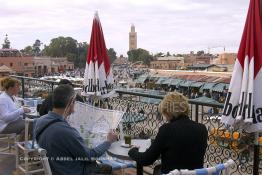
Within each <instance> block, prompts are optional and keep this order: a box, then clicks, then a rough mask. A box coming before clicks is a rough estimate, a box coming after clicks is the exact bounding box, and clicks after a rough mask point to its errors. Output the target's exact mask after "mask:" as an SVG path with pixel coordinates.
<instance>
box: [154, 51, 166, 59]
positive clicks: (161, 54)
mask: <svg viewBox="0 0 262 175" xmlns="http://www.w3.org/2000/svg"><path fill="white" fill-rule="evenodd" d="M164 55H165V54H164V53H162V52H158V53H156V54H155V55H154V57H155V58H157V57H162V56H164Z"/></svg>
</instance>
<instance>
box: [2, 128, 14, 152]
mask: <svg viewBox="0 0 262 175" xmlns="http://www.w3.org/2000/svg"><path fill="white" fill-rule="evenodd" d="M0 142H1V143H2V144H4V145H5V143H7V146H4V147H1V148H0V153H6V152H8V153H11V150H12V145H14V144H15V142H16V133H12V134H0Z"/></svg>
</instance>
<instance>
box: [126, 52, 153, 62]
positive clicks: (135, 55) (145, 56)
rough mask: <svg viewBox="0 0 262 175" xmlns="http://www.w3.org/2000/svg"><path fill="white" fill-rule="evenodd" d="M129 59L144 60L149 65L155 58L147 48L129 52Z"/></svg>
mask: <svg viewBox="0 0 262 175" xmlns="http://www.w3.org/2000/svg"><path fill="white" fill-rule="evenodd" d="M127 55H128V60H129V61H131V62H137V61H142V62H143V63H144V64H146V65H149V64H150V62H151V61H152V60H153V56H152V55H150V54H149V52H148V51H147V50H144V49H141V48H139V49H135V50H130V51H128V52H127Z"/></svg>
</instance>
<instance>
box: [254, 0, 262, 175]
mask: <svg viewBox="0 0 262 175" xmlns="http://www.w3.org/2000/svg"><path fill="white" fill-rule="evenodd" d="M259 12H260V20H261V21H262V0H259ZM253 162H254V165H253V175H259V132H255V145H254V160H253Z"/></svg>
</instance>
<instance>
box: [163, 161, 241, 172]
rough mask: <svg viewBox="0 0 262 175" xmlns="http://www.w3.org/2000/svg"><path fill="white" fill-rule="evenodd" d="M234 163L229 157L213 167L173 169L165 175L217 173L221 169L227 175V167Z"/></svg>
mask: <svg viewBox="0 0 262 175" xmlns="http://www.w3.org/2000/svg"><path fill="white" fill-rule="evenodd" d="M235 164H236V163H235V162H234V161H233V160H232V159H230V160H228V161H227V162H226V163H221V164H218V165H216V166H213V167H209V168H202V169H195V170H173V171H171V172H170V173H168V174H167V175H219V174H221V173H222V172H223V171H224V173H225V175H229V169H230V168H231V166H233V165H235Z"/></svg>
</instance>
